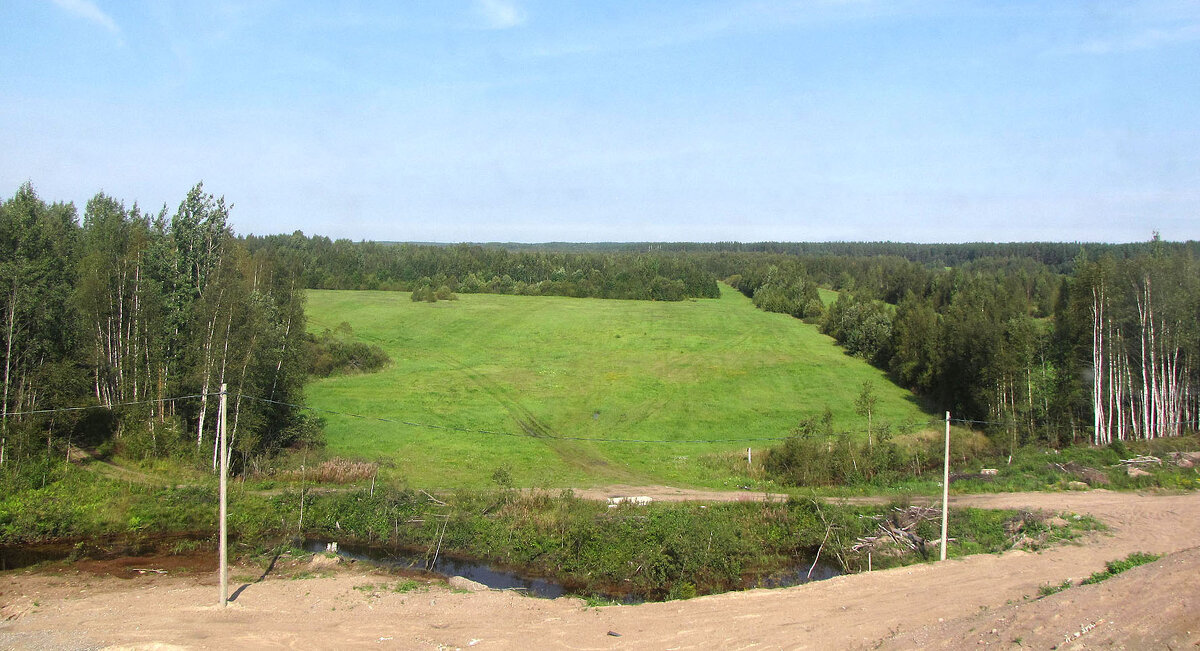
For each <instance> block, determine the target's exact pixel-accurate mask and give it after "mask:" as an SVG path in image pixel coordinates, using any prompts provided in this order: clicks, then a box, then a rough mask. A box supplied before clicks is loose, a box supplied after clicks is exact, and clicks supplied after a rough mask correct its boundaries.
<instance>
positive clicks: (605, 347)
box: [308, 287, 929, 488]
mask: <svg viewBox="0 0 1200 651" xmlns="http://www.w3.org/2000/svg"><path fill="white" fill-rule="evenodd" d="M308 315H309V323H310V328H311V329H312V330H313V331H323V329H325V328H332V327H335V326H337V325H338V324H339V323H341V322H342V321H345V322H348V323H349V324H350V326H351V327H352V328H353V332H354V333H355V336H356V337H358V338H360V339H362V340H363V341H366V342H368V343H371V344H377V345H379V346H380V347H381V348H382V349H383V350H384V351H386V353H387V354H388V355H389V356H390V357H391V358H392V360H393V363H392V364H391V365H390V366H388V367H386V368H384V369H383V370H382V371H380V372H378V373H373V374H367V375H357V376H349V377H336V378H329V379H322V380H318V381H315V382H313V383H312V384H310V385H309V388H308V400H309V403H310V404H311V405H313V406H315V407H319V408H323V409H329V410H335V411H345V412H352V413H356V414H362V415H366V416H370V417H379V418H386V419H390V420H394V421H410V422H419V423H423V424H429V425H436V426H441V427H449V428H462V429H466V430H488V431H492V432H505V433H510V434H517V435H520V436H502V435H496V434H481V433H474V432H470V431H453V430H451V431H447V430H439V429H427V428H421V427H412V426H408V425H403V424H400V423H396V422H379V421H375V420H369V419H355V418H346V417H342V416H337V415H329V414H327V415H325V416H324V418H325V420H326V432H327V435H326V436H327V442H328V450H329V453H330V454H331V455H338V456H343V457H347V458H353V459H360V460H366V461H375V460H384V461H390V462H392V463H393V464H394V467H395V469H394V470H393V471H391V472H392V473H393V476H400V477H404V478H406V479H408V480H409V481H410V482H411V483H412V484H414V485H421V486H436V487H446V488H453V487H470V488H483V487H486V486H488V485H490V483H491V477H492V475H493V474H494V472H495V471H496V469H497V468H500V467H505V468H509V469H510V473H511V478H512V482H513V484H514V485H517V486H542V487H565V486H587V485H599V484H608V483H670V484H691V485H705V486H727V485H729V484H730V483H731V482H733V481H737V479H736V478H735V477H731V476H730V475H726V474H721V473H717V472H714V470H713V467H712V466H711V464H708V465H706V464H703V463H699V462H698V458H699V457H702V456H704V455H707V454H712V453H722V452H731V451H733V450H741V451H745V448H746V447H761V448H765V447H766V445H767V444H768V443H767V442H762V443H745V444H743V443H693V442H690V441H694V440H705V439H728V438H760V437H777V436H786V435H787V434H788V432H789V431H790V430H791V429H793V428H794V427H796V426H797V424H799V423H800V422H801V421H803V420H805V419H807V418H812V417H816V416H819V415H821V414H822V413H824V412H825V410H826V408H828V409H829V410H830V412H831V413H832V414H834V416H835V417H836V418H837V422H838V423H839V424H840V425H841V426H842V427H844V428H846V429H849V430H851V431H853V432H855V434H854V436H855V437H865V430H866V419H865V418H864V417H863V416H860V415H859V414H857V413H855V410H854V398H855V396H856V395H857V394H858V392H859V390H860V389H861V386H862V384H863V382H864V381H866V380H872V381H873V382H874V383H875V386H876V387H877V393H878V395H879V401H878V404H877V407H876V411H875V413H874V414H873V420H874V422H875V423H876V425H878V424H879V423H882V422H887V423H891V424H893V425H894V426H897V427H899V426H901V425H904V424H914V423H916V424H921V423H925V422H926V421H927V420H928V419H929V415H927V414H925V413H923V412H922V411H921V410H920V409H919V408H918V406H917V403H916V400H915V399H914V397H913V396H912V394H910V393H908V392H907V391H905V390H903V389H901V388H899V387H897V386H895V385H893V384H891V383H890V382H888V381H887V379H886V377H885V376H884V374H883V373H882V372H881V371H879V370H878V369H874V368H872V367H871V366H869V365H867V364H866V363H864V362H863V361H861V360H858V359H855V358H852V357H849V356H847V355H845V354H844V353H843V352H842V350H841V349H840V348H838V347H837V346H836V345H835V344H834V343H833V340H832V339H830V338H829V337H827V336H825V335H822V334H820V333H819V332H818V331H817V329H816V327H815V326H812V325H806V324H803V323H801V322H799V321H797V320H796V319H792V318H790V317H787V316H785V315H779V314H769V313H765V312H762V311H760V310H756V309H755V308H754V306H753V305H752V304H751V303H750V301H749V299H747V298H745V297H744V296H742V295H740V294H739V293H737V292H736V291H733V290H731V289H729V288H728V287H722V296H721V298H720V299H704V300H693V301H684V302H679V303H662V302H651V301H617V300H598V299H573V298H562V297H524V296H494V295H486V294H472V295H465V296H462V297H461V299H460V300H458V301H455V302H439V303H432V304H430V303H414V302H412V301H411V300H409V298H408V296H406V295H402V294H397V293H389V292H349V291H312V292H310V294H309V300H308ZM526 435H529V436H526ZM553 437H578V438H591V439H620V440H626V441H640V440H652V441H659V440H666V441H670V443H642V442H625V443H602V442H595V441H570V440H563V439H562V438H553Z"/></svg>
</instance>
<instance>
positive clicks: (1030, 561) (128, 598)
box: [0, 487, 1200, 649]
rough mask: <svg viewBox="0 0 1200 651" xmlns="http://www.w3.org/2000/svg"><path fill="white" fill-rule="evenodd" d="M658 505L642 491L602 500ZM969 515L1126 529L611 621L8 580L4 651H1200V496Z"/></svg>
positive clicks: (501, 603)
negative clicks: (1082, 521)
mask: <svg viewBox="0 0 1200 651" xmlns="http://www.w3.org/2000/svg"><path fill="white" fill-rule="evenodd" d="M626 489H629V490H626ZM648 492H649V490H643V489H639V488H637V487H620V488H619V489H617V490H616V491H615V492H613V491H601V493H610V494H618V495H621V494H624V495H644V494H647V493H648ZM734 495H738V496H740V495H742V494H740V493H739V494H734ZM597 496H600V495H597ZM605 496H607V495H605ZM725 499H730V497H726V498H725ZM953 504H954V505H958V506H965V505H970V506H979V507H996V508H1032V509H1044V510H1050V511H1056V512H1062V511H1069V512H1075V513H1090V514H1093V515H1095V516H1096V517H1098V518H1100V519H1101V520H1102V521H1104V522H1105V523H1106V524H1107V525H1108V526H1109V528H1110V529H1109V531H1108V532H1106V533H1101V534H1094V535H1092V536H1091V537H1090V538H1089V539H1088V540H1087V541H1085V544H1082V545H1062V546H1058V547H1055V548H1052V549H1049V550H1045V551H1042V552H1038V553H1029V552H1024V551H1012V552H1008V553H1005V554H1002V555H981V556H973V557H969V558H964V559H958V560H951V561H948V562H945V563H935V564H928V565H921V566H912V567H905V568H897V569H893V570H887V571H878V572H870V573H863V574H858V575H853V576H843V577H837V578H834V579H830V580H827V581H821V582H818V583H812V584H808V585H804V586H797V587H794V588H787V589H778V590H750V591H746V592H739V593H728V594H723V595H715V596H710V597H701V598H698V599H692V600H689V601H676V602H667V603H654V604H644V605H639V606H610V607H603V608H589V607H587V606H586V605H585V604H584V603H583V602H581V601H579V600H577V599H556V600H552V601H551V600H539V599H533V598H528V597H524V596H521V595H519V594H514V593H512V592H496V591H484V592H472V593H468V592H463V591H455V590H451V589H449V588H447V587H444V586H441V585H437V584H435V585H433V586H428V587H424V588H421V589H418V590H415V591H410V592H405V593H397V592H393V591H390V590H380V589H378V588H377V586H379V585H380V584H383V583H385V582H386V583H387V584H388V585H389V586H394V585H395V584H396V582H397V579H396V577H394V576H386V575H382V574H375V573H372V572H370V571H367V570H365V569H362V568H356V567H349V568H347V567H345V566H342V567H341V568H340V569H338V570H337V571H336V572H334V573H333V576H331V577H328V578H312V579H283V578H272V577H271V576H268V577H266V578H265V579H264V580H262V581H257V582H255V581H253V579H254V578H257V575H258V574H261V570H258V569H256V568H241V569H237V570H234V571H233V573H232V576H234V577H235V578H239V579H240V580H235V581H231V589H239V588H241V589H240V590H239V591H238V593H237V597H236V600H234V601H233V602H232V603H231V604H230V606H229V607H228V608H227V609H224V610H222V609H219V608H217V607H216V606H215V602H216V598H217V587H216V577H215V576H214V575H213V574H212V573H203V574H198V573H195V571H194V570H196V569H206V568H193V572H190V573H189V572H187V571H182V569H183V568H165V567H164V565H154V566H153V567H155V568H156V569H167V570H168V571H167V573H166V574H156V573H146V574H137V573H136V572H133V571H132V570H131V569H130V568H128V567H125V568H119V567H118V568H115V569H114V568H112V567H108V568H107V569H106V570H105V572H107V574H104V573H101V574H97V573H96V571H97V568H92V570H90V571H89V569H88V568H87V567H76V568H74V569H70V570H67V571H64V572H61V573H48V572H45V571H42V572H24V571H17V572H6V573H3V574H0V608H2V610H0V617H2V618H3V620H4V621H3V622H0V647H4V648H18V649H24V648H32V649H43V648H47V649H57V648H105V647H109V648H126V649H170V648H305V649H309V648H329V649H333V648H347V647H368V646H371V647H375V646H378V647H384V648H386V647H394V648H406V649H409V648H464V649H466V648H479V649H528V648H567V649H620V648H637V649H641V648H656V649H712V648H721V649H749V648H755V649H767V648H822V649H823V648H854V647H870V648H876V647H884V648H929V647H932V648H963V647H967V646H971V647H975V646H981V645H996V644H999V645H1003V646H1004V647H1018V646H1020V647H1033V648H1054V647H1057V648H1071V649H1073V648H1098V647H1105V648H1134V649H1142V648H1184V647H1186V648H1195V647H1197V646H1200V588H1198V587H1197V585H1196V584H1197V578H1198V577H1200V547H1197V544H1198V543H1200V541H1198V540H1197V532H1198V531H1200V528H1198V527H1197V525H1198V524H1200V493H1190V494H1183V495H1138V494H1130V493H1112V492H1107V491H1090V492H1081V493H1024V494H1004V495H979V496H966V497H959V498H956V499H954V500H953ZM1133 551H1147V552H1155V553H1163V554H1167V556H1165V557H1164V558H1162V559H1160V560H1159V561H1157V562H1155V563H1152V564H1150V565H1146V566H1142V567H1139V568H1135V569H1133V570H1130V571H1129V572H1126V573H1125V574H1122V575H1120V576H1118V577H1116V578H1113V579H1110V580H1108V581H1105V582H1103V583H1100V584H1096V585H1090V586H1077V587H1073V588H1070V589H1068V590H1066V591H1064V592H1060V593H1058V594H1055V595H1052V596H1050V597H1045V598H1038V588H1039V587H1040V586H1041V585H1044V584H1058V583H1061V582H1062V581H1063V580H1066V579H1071V580H1073V581H1076V582H1077V581H1078V580H1079V579H1082V578H1083V577H1086V576H1087V575H1089V574H1091V573H1092V572H1095V571H1098V570H1100V569H1103V565H1104V562H1105V561H1109V560H1113V559H1117V558H1122V557H1124V556H1126V555H1127V554H1129V553H1130V552H1133ZM161 561H162V562H163V563H164V564H165V563H167V562H168V561H167V559H161ZM139 562H140V563H142V564H143V565H152V564H153V562H154V561H153V560H152V559H143V560H141V561H139ZM139 567H142V566H141V565H139ZM143 569H144V568H143ZM239 575H242V576H240V577H239ZM369 585H370V586H376V587H375V588H371V587H366V586H369ZM243 586H244V587H243Z"/></svg>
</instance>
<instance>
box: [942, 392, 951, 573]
mask: <svg viewBox="0 0 1200 651" xmlns="http://www.w3.org/2000/svg"><path fill="white" fill-rule="evenodd" d="M949 522H950V412H946V457H945V462H944V463H943V464H942V560H943V561H944V560H946V525H947V524H948V523H949Z"/></svg>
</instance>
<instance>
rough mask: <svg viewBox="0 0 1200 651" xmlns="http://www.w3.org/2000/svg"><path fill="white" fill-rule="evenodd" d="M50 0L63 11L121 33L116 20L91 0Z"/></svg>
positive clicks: (115, 32) (114, 32)
mask: <svg viewBox="0 0 1200 651" xmlns="http://www.w3.org/2000/svg"><path fill="white" fill-rule="evenodd" d="M51 1H52V2H53V3H54V4H56V5H58V8H59V9H62V10H63V11H65V12H67V13H69V14H71V15H73V16H76V17H78V18H82V19H84V20H87V21H90V22H93V23H95V24H97V25H99V26H101V27H103V28H104V29H107V30H108V31H110V32H112V33H113V34H120V33H121V28H120V27H118V26H117V21H115V20H113V19H112V16H109V15H108V14H106V13H104V10H103V9H101V8H100V7H97V6H96V3H94V2H92V0H51Z"/></svg>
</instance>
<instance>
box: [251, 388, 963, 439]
mask: <svg viewBox="0 0 1200 651" xmlns="http://www.w3.org/2000/svg"><path fill="white" fill-rule="evenodd" d="M237 396H238V397H240V398H246V399H248V400H258V401H260V402H269V403H272V404H277V405H284V406H287V407H293V408H296V409H304V410H308V411H314V412H320V413H325V414H335V415H338V416H346V417H348V418H358V419H360V420H371V421H377V422H381V423H393V424H398V425H407V426H409V427H421V428H426V429H436V430H444V431H450V432H463V433H468V434H491V435H495V436H511V437H514V438H533V439H550V440H555V441H583V442H591V443H753V442H756V441H786V440H788V439H791V438H796V437H795V436H760V437H745V438H724V439H611V438H600V437H591V436H559V435H554V434H534V433H531V432H525V433H516V432H507V431H504V430H489V429H474V428H470V427H455V426H452V425H433V424H430V423H418V422H414V421H408V420H400V419H397V418H384V417H381V416H365V415H363V414H356V413H352V412H347V411H337V410H334V409H322V408H320V407H308V406H305V405H297V404H294V403H290V402H284V401H281V400H271V399H269V398H259V397H257V396H251V395H246V394H237ZM934 422H938V423H940V422H944V421H940V420H939V421H930V424H932V423H934Z"/></svg>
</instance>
